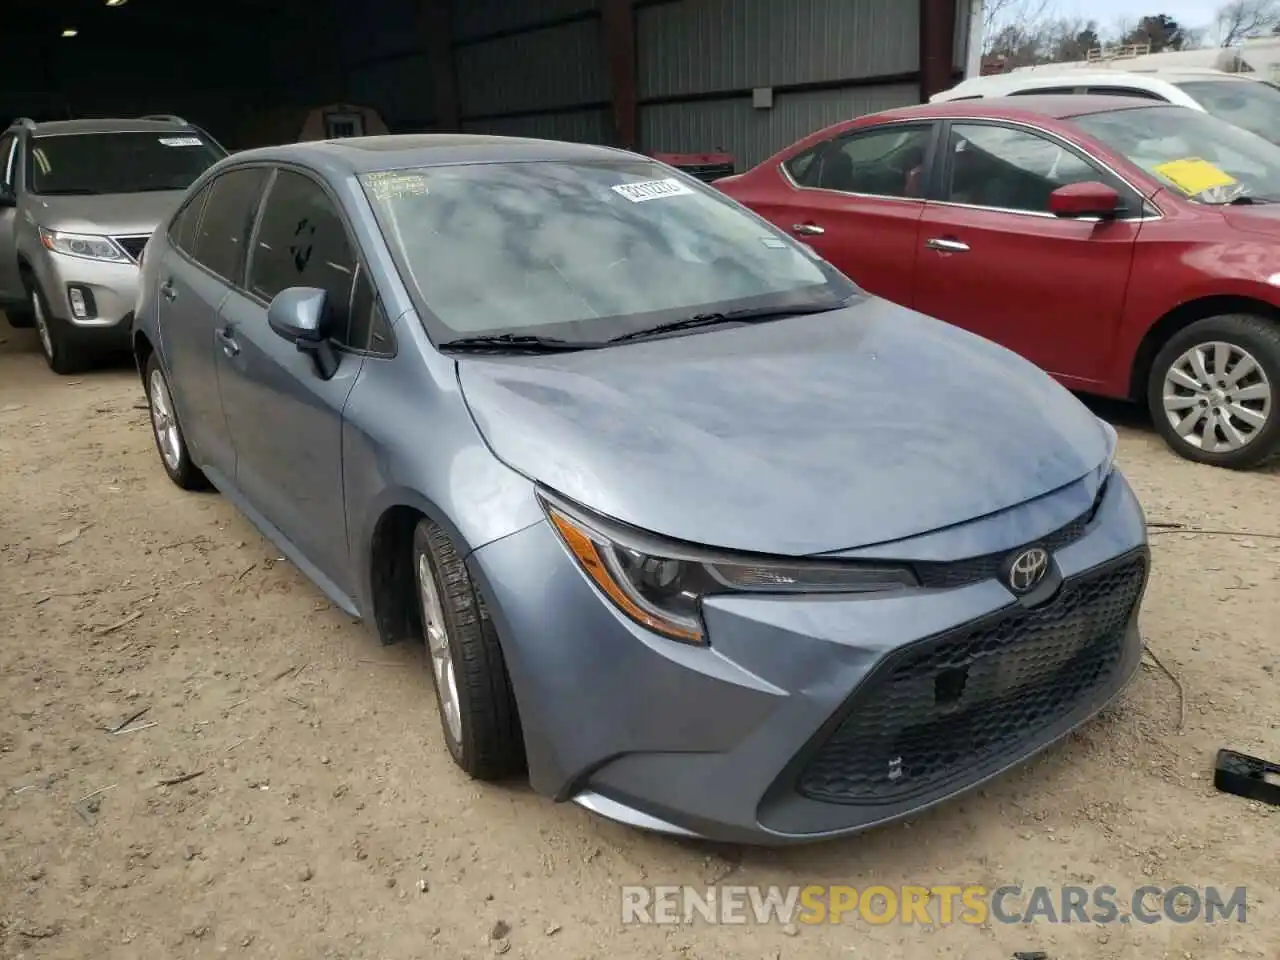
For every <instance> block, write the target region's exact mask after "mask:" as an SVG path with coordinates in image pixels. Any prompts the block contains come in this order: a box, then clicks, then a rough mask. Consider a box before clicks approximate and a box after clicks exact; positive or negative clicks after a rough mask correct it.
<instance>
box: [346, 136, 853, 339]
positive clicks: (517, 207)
mask: <svg viewBox="0 0 1280 960" xmlns="http://www.w3.org/2000/svg"><path fill="white" fill-rule="evenodd" d="M361 181H362V182H363V185H364V189H365V193H366V195H367V196H368V197H369V199H370V202H371V203H372V204H373V207H374V209H375V212H376V216H377V218H378V221H379V224H380V226H381V229H382V231H383V234H384V235H385V236H386V237H387V240H388V242H389V243H390V245H391V247H392V249H393V252H394V253H395V255H396V258H397V260H398V261H399V263H400V268H401V271H402V272H403V273H404V274H405V275H406V279H407V280H408V281H409V282H410V284H411V285H412V287H413V288H414V290H415V292H416V294H417V296H418V297H419V299H420V303H421V305H422V306H423V307H424V308H425V310H426V312H427V313H428V314H429V317H428V323H429V325H430V324H431V322H432V321H435V322H436V323H438V324H440V325H442V327H443V329H439V330H433V331H432V332H433V335H435V336H437V337H439V338H443V339H445V340H449V339H457V338H459V337H475V336H500V335H506V334H510V335H518V336H541V337H556V338H559V339H565V340H573V341H592V342H600V341H604V340H609V339H612V338H614V337H617V336H621V335H623V334H627V333H635V332H636V331H639V330H643V329H648V328H651V327H653V326H656V325H658V324H662V323H670V322H672V321H677V320H680V319H687V318H691V317H695V316H699V315H705V314H712V313H716V314H719V313H727V312H731V311H739V310H747V311H751V312H752V313H753V314H757V315H759V313H760V312H762V311H768V310H771V309H776V310H778V311H780V312H785V311H786V310H788V309H794V310H797V311H800V310H814V309H821V308H824V307H832V308H834V307H836V306H839V305H840V304H841V303H842V302H843V301H845V300H846V299H847V298H848V297H849V296H851V295H852V294H854V293H855V292H856V288H855V287H854V286H853V285H852V284H851V283H850V282H849V281H848V280H846V279H845V278H844V277H843V276H842V275H841V274H839V273H838V272H837V271H836V270H835V269H834V268H832V267H831V266H829V265H828V264H826V263H825V262H824V261H822V260H821V258H819V257H818V256H817V254H815V253H813V251H811V250H809V248H807V247H805V246H803V245H801V244H799V243H796V242H795V241H793V240H791V239H790V238H789V237H787V236H786V235H785V234H782V233H780V232H779V231H778V230H777V229H776V228H774V227H771V226H770V225H768V224H767V223H765V222H764V221H762V220H760V219H759V218H757V217H756V216H755V215H754V214H751V213H748V212H746V211H745V210H744V209H743V208H741V207H739V206H738V205H737V204H735V203H733V202H732V201H730V200H729V199H728V198H726V197H724V196H723V195H721V194H720V193H718V192H716V191H715V190H714V189H712V188H710V187H706V186H703V185H702V184H701V183H698V182H696V181H692V180H690V179H687V178H684V177H680V176H677V175H676V174H674V172H673V171H672V170H671V169H670V168H668V167H665V166H662V165H659V164H656V163H652V162H646V161H622V162H605V163H600V162H582V161H574V162H570V161H537V162H517V163H478V164H467V165H452V166H438V167H422V168H415V169H403V170H395V171H390V172H379V173H370V174H366V175H364V176H362V177H361Z"/></svg>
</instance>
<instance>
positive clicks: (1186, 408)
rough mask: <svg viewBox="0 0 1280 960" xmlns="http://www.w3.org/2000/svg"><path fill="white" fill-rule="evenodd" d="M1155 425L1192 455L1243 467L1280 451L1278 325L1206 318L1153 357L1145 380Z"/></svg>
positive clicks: (1257, 320) (1255, 319) (1237, 316)
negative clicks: (1153, 361)
mask: <svg viewBox="0 0 1280 960" xmlns="http://www.w3.org/2000/svg"><path fill="white" fill-rule="evenodd" d="M1147 403H1148V405H1149V406H1150V408H1151V416H1152V419H1153V420H1154V422H1155V425H1156V429H1157V430H1159V431H1160V433H1161V435H1162V436H1163V437H1164V438H1165V440H1166V441H1167V442H1168V444H1169V446H1171V447H1172V448H1173V449H1174V451H1175V452H1177V453H1178V454H1180V455H1181V456H1183V457H1186V458H1187V459H1188V460H1194V461H1196V462H1197V463H1207V464H1212V465H1213V466H1218V467H1227V468H1230V469H1236V470H1244V469H1248V468H1250V467H1256V466H1258V465H1259V464H1261V463H1264V462H1265V461H1267V460H1269V459H1270V458H1271V457H1273V456H1274V455H1275V454H1276V453H1277V452H1280V325H1277V324H1276V323H1275V322H1273V321H1271V320H1268V319H1265V318H1263V317H1257V316H1251V315H1247V314H1232V315H1226V316H1220V317H1208V318H1206V319H1204V320H1200V321H1197V322H1196V323H1193V324H1192V325H1191V326H1189V327H1187V328H1186V329H1185V330H1181V331H1179V332H1178V333H1177V334H1176V335H1175V336H1174V337H1173V338H1172V339H1170V341H1169V342H1168V343H1167V344H1165V346H1164V349H1163V350H1161V351H1160V353H1159V354H1158V355H1157V356H1156V359H1155V363H1154V364H1153V365H1152V368H1151V375H1150V378H1149V380H1148V385H1147Z"/></svg>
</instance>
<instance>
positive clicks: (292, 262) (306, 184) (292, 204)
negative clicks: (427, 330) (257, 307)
mask: <svg viewBox="0 0 1280 960" xmlns="http://www.w3.org/2000/svg"><path fill="white" fill-rule="evenodd" d="M355 277H356V256H355V253H354V251H353V250H352V247H351V243H350V242H349V241H348V239H347V231H346V228H345V226H344V225H343V222H342V218H341V217H340V216H339V215H338V211H337V209H336V208H335V207H334V204H333V201H332V200H330V199H329V195H328V194H327V193H325V192H324V190H323V189H322V188H321V187H320V185H319V184H318V183H316V182H315V181H314V180H312V179H311V178H310V177H306V176H303V175H302V174H300V173H295V172H293V171H291V170H281V171H280V172H279V173H278V174H277V175H276V179H275V182H274V183H273V184H272V185H271V190H270V192H269V193H268V194H267V199H266V204H265V206H264V207H263V210H262V223H261V225H260V226H259V227H258V235H257V240H256V243H255V246H254V251H253V262H252V264H251V266H250V268H249V284H248V286H249V291H250V293H252V294H254V295H255V296H258V297H262V298H263V299H264V300H270V299H271V298H272V297H274V296H275V295H276V294H277V293H279V292H280V291H281V290H284V289H286V288H288V287H318V288H319V289H321V290H324V291H325V293H326V294H328V303H329V309H330V310H331V311H332V319H333V322H334V329H335V330H336V331H338V333H337V335H336V336H335V339H337V340H339V341H341V342H342V343H345V344H348V345H354V344H352V341H351V339H350V337H351V333H352V332H354V333H355V334H356V336H358V337H360V338H361V339H362V340H363V343H364V344H367V343H368V340H369V324H368V309H369V308H368V307H367V306H366V307H365V308H364V309H365V314H364V318H363V320H362V322H361V323H360V324H359V326H360V329H359V330H355V331H351V332H349V331H348V329H347V328H348V322H349V321H350V319H351V317H352V314H351V311H350V301H351V294H352V284H353V283H354V281H355ZM359 349H365V347H363V346H361V347H360V348H359Z"/></svg>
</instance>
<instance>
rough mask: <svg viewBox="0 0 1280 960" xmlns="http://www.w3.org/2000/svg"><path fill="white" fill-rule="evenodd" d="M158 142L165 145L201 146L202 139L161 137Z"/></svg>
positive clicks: (202, 144)
mask: <svg viewBox="0 0 1280 960" xmlns="http://www.w3.org/2000/svg"><path fill="white" fill-rule="evenodd" d="M160 142H161V143H163V144H164V145H165V146H166V147H202V146H204V143H203V141H202V140H201V139H200V138H199V137H161V138H160Z"/></svg>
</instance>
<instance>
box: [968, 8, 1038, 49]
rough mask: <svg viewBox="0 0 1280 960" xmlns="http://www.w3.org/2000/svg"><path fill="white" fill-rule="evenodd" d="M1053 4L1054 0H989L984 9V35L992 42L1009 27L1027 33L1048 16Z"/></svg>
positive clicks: (988, 41)
mask: <svg viewBox="0 0 1280 960" xmlns="http://www.w3.org/2000/svg"><path fill="white" fill-rule="evenodd" d="M1052 6H1053V0H987V2H986V4H985V5H984V6H983V11H982V35H983V37H984V38H986V40H987V43H988V44H990V42H991V39H992V38H993V37H995V36H996V34H998V33H999V32H1001V31H1002V30H1006V29H1008V28H1009V27H1013V28H1014V29H1015V31H1016V32H1018V33H1020V34H1025V33H1027V32H1029V31H1031V30H1032V29H1033V25H1034V24H1037V23H1040V22H1042V21H1043V20H1045V19H1046V18H1047V17H1048V15H1049V13H1050V11H1051V8H1052Z"/></svg>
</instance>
